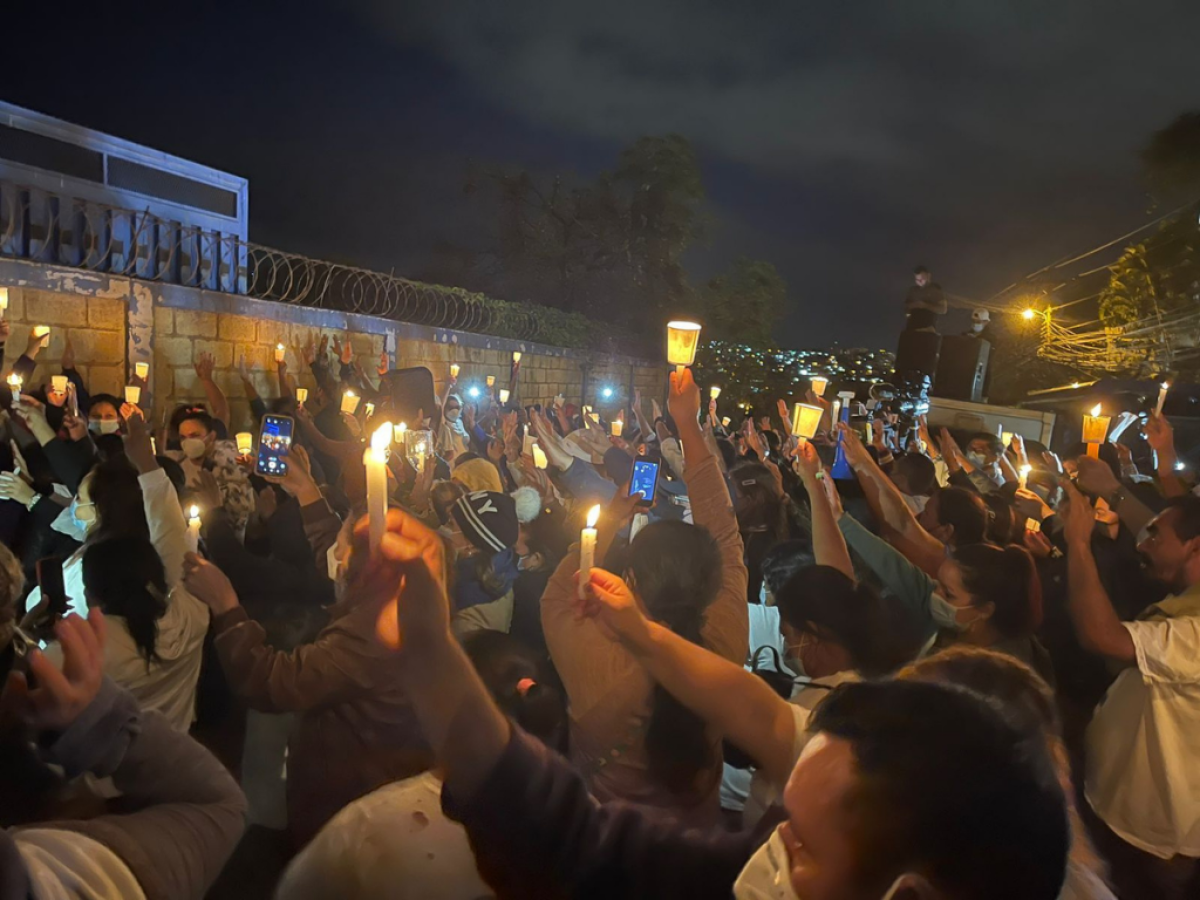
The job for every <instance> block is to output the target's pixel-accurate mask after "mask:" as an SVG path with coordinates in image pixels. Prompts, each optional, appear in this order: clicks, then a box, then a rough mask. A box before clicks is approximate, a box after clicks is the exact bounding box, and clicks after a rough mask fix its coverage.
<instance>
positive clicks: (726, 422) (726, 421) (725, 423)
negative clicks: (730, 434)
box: [721, 416, 732, 428]
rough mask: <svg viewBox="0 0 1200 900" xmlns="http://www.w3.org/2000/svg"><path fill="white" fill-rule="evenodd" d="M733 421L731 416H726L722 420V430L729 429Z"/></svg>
mask: <svg viewBox="0 0 1200 900" xmlns="http://www.w3.org/2000/svg"><path fill="white" fill-rule="evenodd" d="M731 421H732V420H731V419H730V418H729V416H725V417H724V418H722V419H721V427H722V428H728V427H729V423H730V422H731Z"/></svg>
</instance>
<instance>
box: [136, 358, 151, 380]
mask: <svg viewBox="0 0 1200 900" xmlns="http://www.w3.org/2000/svg"><path fill="white" fill-rule="evenodd" d="M133 374H134V375H136V376H137V377H138V378H140V379H142V381H145V380H146V379H147V378H149V377H150V363H144V362H140V363H134V364H133Z"/></svg>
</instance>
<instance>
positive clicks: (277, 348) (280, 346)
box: [275, 344, 287, 350]
mask: <svg viewBox="0 0 1200 900" xmlns="http://www.w3.org/2000/svg"><path fill="white" fill-rule="evenodd" d="M275 349H276V350H286V349H287V348H286V347H284V346H283V344H276V345H275Z"/></svg>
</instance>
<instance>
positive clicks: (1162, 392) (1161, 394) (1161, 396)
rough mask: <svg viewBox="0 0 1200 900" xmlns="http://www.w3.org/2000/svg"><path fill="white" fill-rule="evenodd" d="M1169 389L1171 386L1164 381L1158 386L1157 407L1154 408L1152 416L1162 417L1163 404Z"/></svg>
mask: <svg viewBox="0 0 1200 900" xmlns="http://www.w3.org/2000/svg"><path fill="white" fill-rule="evenodd" d="M1170 387H1171V385H1170V384H1169V383H1167V382H1165V381H1164V382H1163V383H1162V384H1160V385H1159V386H1158V406H1156V407H1154V414H1155V415H1156V416H1161V415H1162V408H1163V404H1164V403H1166V402H1167V391H1168V390H1169V389H1170Z"/></svg>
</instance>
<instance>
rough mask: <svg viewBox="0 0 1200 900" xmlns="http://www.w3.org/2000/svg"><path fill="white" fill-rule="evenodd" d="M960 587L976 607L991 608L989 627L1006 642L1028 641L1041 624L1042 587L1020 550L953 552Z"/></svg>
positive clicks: (963, 549)
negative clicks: (992, 626)
mask: <svg viewBox="0 0 1200 900" xmlns="http://www.w3.org/2000/svg"><path fill="white" fill-rule="evenodd" d="M954 560H955V562H957V563H958V565H959V567H960V568H961V570H962V578H963V586H964V587H966V589H967V591H968V592H969V593H970V594H971V596H972V597H973V598H974V600H975V602H976V605H982V604H984V603H991V604H992V605H993V606H994V607H995V612H994V613H993V614H992V624H993V625H995V627H996V630H997V631H999V632H1000V633H1001V634H1002V635H1004V637H1006V638H1015V637H1028V636H1029V635H1031V634H1033V633H1034V632H1035V631H1037V629H1038V627H1039V626H1040V625H1041V623H1042V585H1041V581H1040V580H1039V578H1038V574H1037V567H1036V566H1034V564H1033V557H1031V556H1030V555H1029V552H1028V551H1027V550H1025V548H1024V547H1018V546H1017V545H1016V544H1009V545H1008V546H1007V547H1003V548H1001V547H993V546H990V545H988V544H972V545H970V546H967V547H960V548H958V549H957V550H956V551H955V552H954Z"/></svg>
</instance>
